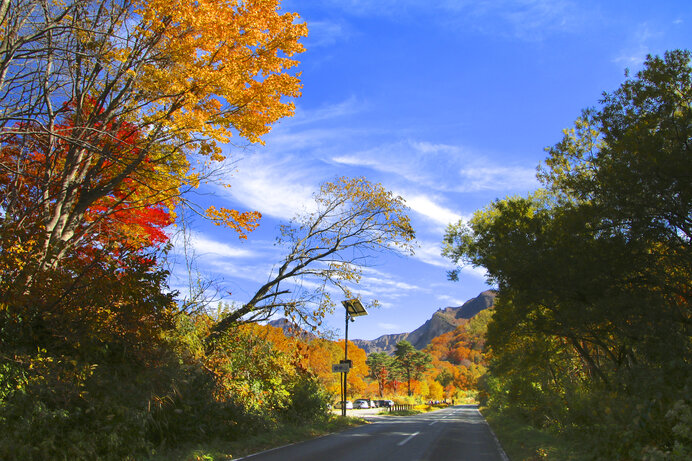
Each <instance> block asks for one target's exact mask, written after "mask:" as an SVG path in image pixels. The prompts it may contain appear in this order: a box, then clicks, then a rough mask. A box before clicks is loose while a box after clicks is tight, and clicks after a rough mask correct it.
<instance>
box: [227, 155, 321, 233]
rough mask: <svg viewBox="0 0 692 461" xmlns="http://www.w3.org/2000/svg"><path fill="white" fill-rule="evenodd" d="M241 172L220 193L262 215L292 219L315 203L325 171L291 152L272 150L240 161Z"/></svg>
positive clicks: (238, 165)
mask: <svg viewBox="0 0 692 461" xmlns="http://www.w3.org/2000/svg"><path fill="white" fill-rule="evenodd" d="M237 170H238V172H237V174H236V175H234V176H233V177H232V178H231V179H230V180H229V182H230V183H231V184H232V185H233V187H232V188H230V189H219V190H218V191H217V194H219V195H222V194H223V195H226V196H227V198H229V199H231V200H233V201H235V202H238V203H241V204H242V205H243V206H244V207H246V208H248V209H252V210H257V211H259V212H260V213H262V214H266V215H269V216H273V217H276V218H279V219H284V220H288V219H290V218H292V217H293V216H295V215H296V213H298V212H302V211H305V210H307V209H309V208H310V207H311V206H312V194H313V193H314V192H315V191H316V190H317V188H318V185H319V182H320V179H319V178H320V177H321V176H322V173H321V172H320V171H319V166H315V165H314V164H308V163H306V162H303V161H301V160H300V159H298V158H296V157H294V156H291V155H287V156H283V157H280V158H277V157H276V156H272V155H271V154H269V153H257V154H253V155H251V156H248V157H246V158H244V159H242V160H240V161H238V164H237Z"/></svg>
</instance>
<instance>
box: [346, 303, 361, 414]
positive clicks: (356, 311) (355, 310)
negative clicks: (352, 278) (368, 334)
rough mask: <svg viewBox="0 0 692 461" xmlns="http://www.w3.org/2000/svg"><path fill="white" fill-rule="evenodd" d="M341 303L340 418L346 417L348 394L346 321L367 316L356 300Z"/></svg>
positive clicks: (348, 366)
mask: <svg viewBox="0 0 692 461" xmlns="http://www.w3.org/2000/svg"><path fill="white" fill-rule="evenodd" d="M341 303H342V304H343V305H344V307H345V308H346V328H345V332H344V335H345V337H344V364H345V365H346V371H344V372H343V375H344V376H343V386H342V387H341V388H342V390H343V393H342V395H341V416H346V397H347V392H348V371H349V370H350V369H351V366H350V363H349V361H348V321H349V320H351V322H353V317H358V316H361V315H368V312H367V311H366V310H365V308H364V307H363V304H361V302H360V300H358V299H349V300H347V301H341Z"/></svg>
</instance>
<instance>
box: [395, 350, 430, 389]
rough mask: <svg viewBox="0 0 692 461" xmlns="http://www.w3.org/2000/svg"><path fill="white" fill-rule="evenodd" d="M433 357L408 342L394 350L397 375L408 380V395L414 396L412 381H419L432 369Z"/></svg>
mask: <svg viewBox="0 0 692 461" xmlns="http://www.w3.org/2000/svg"><path fill="white" fill-rule="evenodd" d="M431 362H432V357H431V356H430V354H428V353H426V352H423V351H419V350H417V349H416V348H415V347H413V345H412V344H411V343H410V342H408V341H405V340H404V341H400V342H399V343H397V345H396V349H394V363H395V365H396V370H397V374H399V376H401V377H402V378H403V379H405V380H406V385H407V391H408V395H409V396H411V395H413V391H412V390H411V381H413V380H414V379H418V378H420V377H421V376H422V375H423V372H424V371H425V370H427V369H428V368H430V363H431Z"/></svg>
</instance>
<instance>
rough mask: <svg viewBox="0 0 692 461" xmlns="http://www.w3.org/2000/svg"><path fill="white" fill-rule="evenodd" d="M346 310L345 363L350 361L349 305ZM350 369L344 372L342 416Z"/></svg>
mask: <svg viewBox="0 0 692 461" xmlns="http://www.w3.org/2000/svg"><path fill="white" fill-rule="evenodd" d="M345 310H346V333H345V338H344V363H348V307H347V308H346V309H345ZM348 371H349V369H346V371H345V372H344V376H343V378H344V386H343V389H344V394H343V396H342V399H341V416H346V396H347V395H348V394H347V392H348Z"/></svg>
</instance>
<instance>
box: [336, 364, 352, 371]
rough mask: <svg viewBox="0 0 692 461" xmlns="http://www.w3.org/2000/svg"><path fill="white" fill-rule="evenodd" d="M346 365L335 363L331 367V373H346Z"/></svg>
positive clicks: (347, 366)
mask: <svg viewBox="0 0 692 461" xmlns="http://www.w3.org/2000/svg"><path fill="white" fill-rule="evenodd" d="M349 368H350V367H349V364H348V363H335V364H333V365H332V372H334V373H348V369H349Z"/></svg>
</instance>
